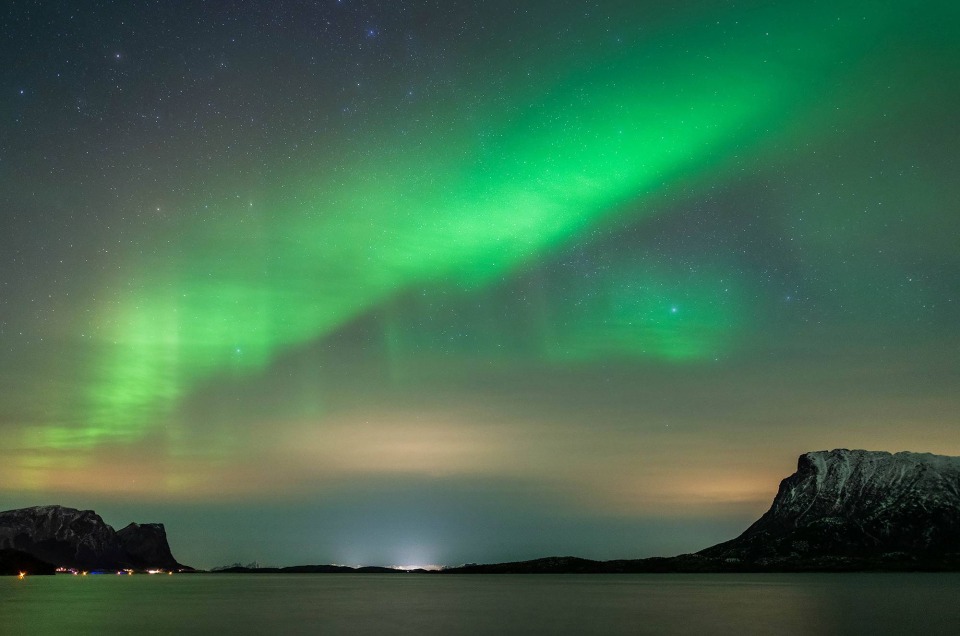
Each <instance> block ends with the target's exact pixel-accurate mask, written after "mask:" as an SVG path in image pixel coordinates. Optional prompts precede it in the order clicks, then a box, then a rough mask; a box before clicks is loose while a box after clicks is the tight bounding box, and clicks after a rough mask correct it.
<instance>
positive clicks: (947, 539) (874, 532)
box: [699, 449, 960, 564]
mask: <svg viewBox="0 0 960 636" xmlns="http://www.w3.org/2000/svg"><path fill="white" fill-rule="evenodd" d="M951 553H954V554H955V553H960V457H946V456H943V455H931V454H929V453H906V452H904V453H896V454H890V453H884V452H871V451H865V450H852V451H851V450H846V449H840V450H832V451H819V452H814V453H806V454H804V455H801V456H800V459H799V461H798V463H797V472H795V473H794V474H793V475H791V476H789V477H787V478H786V479H784V480H783V481H782V482H781V483H780V489H779V491H778V492H777V496H776V498H775V499H774V501H773V505H772V506H771V507H770V510H768V511H767V512H766V514H764V515H763V516H762V517H760V519H758V520H757V521H756V522H755V523H754V524H753V525H751V526H750V527H749V528H747V529H746V531H744V533H743V534H741V535H740V536H739V537H737V538H736V539H733V540H731V541H727V542H725V543H721V544H719V545H715V546H713V547H711V548H707V549H706V550H702V551H701V552H699V554H700V555H701V556H704V557H708V558H720V559H724V560H740V561H747V562H754V563H759V564H764V563H770V564H774V563H777V562H802V561H804V560H809V559H823V558H848V559H864V558H888V559H897V558H901V557H909V558H913V559H936V558H938V557H941V556H943V555H947V554H951Z"/></svg>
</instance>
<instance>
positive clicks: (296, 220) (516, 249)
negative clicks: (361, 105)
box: [28, 11, 884, 448]
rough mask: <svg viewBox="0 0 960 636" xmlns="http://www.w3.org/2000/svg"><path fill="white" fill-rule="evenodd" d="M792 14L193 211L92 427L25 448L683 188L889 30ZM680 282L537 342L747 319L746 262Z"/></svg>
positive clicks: (107, 371)
mask: <svg viewBox="0 0 960 636" xmlns="http://www.w3.org/2000/svg"><path fill="white" fill-rule="evenodd" d="M784 17H785V16H784V15H781V14H778V13H776V12H759V11H758V12H757V14H756V16H755V19H754V20H753V21H752V22H749V23H740V24H736V25H732V26H730V27H729V30H726V29H716V28H714V27H713V26H710V27H705V26H703V25H702V24H687V25H681V26H682V28H683V30H684V31H682V32H685V35H682V36H678V35H676V34H674V33H671V34H669V35H666V34H665V35H663V36H661V37H659V38H653V40H652V41H651V42H648V43H646V44H644V45H641V46H638V47H634V48H629V49H627V50H624V51H620V52H619V53H617V54H615V55H613V54H606V55H602V56H599V57H597V59H595V60H591V61H589V62H588V63H584V64H583V67H582V68H581V69H579V70H577V71H575V72H569V73H563V72H559V71H556V70H554V71H553V72H554V74H555V75H554V76H555V81H554V82H553V83H552V84H551V85H550V86H549V87H548V88H547V89H545V90H542V91H540V92H539V93H538V94H536V95H535V101H534V102H533V103H530V104H519V105H516V106H515V107H513V108H510V109H507V112H504V111H503V109H502V108H501V109H495V108H493V109H491V112H493V113H494V115H493V116H484V115H480V116H475V117H464V118H461V117H460V115H459V113H458V112H457V111H456V109H455V108H450V109H447V110H445V111H444V112H443V116H444V117H445V118H447V122H446V123H447V124H448V126H449V131H450V132H442V133H441V132H435V131H422V132H420V133H418V134H417V135H416V137H414V138H412V139H411V138H404V137H402V136H399V135H395V134H392V133H382V134H380V135H378V138H377V139H376V140H373V141H371V142H370V143H371V144H372V145H373V146H374V148H373V149H372V150H371V152H370V153H369V159H367V160H366V161H364V162H363V163H362V165H358V166H356V169H355V170H353V171H351V172H350V174H348V175H347V176H345V177H342V178H329V177H325V178H322V179H321V180H320V183H319V184H318V185H316V186H312V187H311V186H310V185H309V180H306V181H305V182H304V183H298V184H296V185H294V186H293V188H295V190H296V192H297V195H296V196H292V197H291V196H290V195H289V194H288V192H287V191H288V188H290V184H288V183H283V184H282V185H281V186H280V187H277V188H273V189H270V190H269V191H267V192H265V193H263V195H262V196H261V197H260V198H259V200H257V201H250V202H248V203H247V204H246V205H244V203H243V202H241V203H239V204H238V205H237V206H235V208H234V209H225V210H223V211H222V214H221V216H220V218H218V219H216V220H198V221H196V222H193V223H191V224H189V225H188V226H187V227H186V230H185V231H184V232H183V233H182V234H181V235H179V236H175V237H173V238H172V239H171V241H170V242H169V244H161V247H160V248H159V249H158V252H157V254H156V256H151V257H147V258H144V259H143V262H142V263H137V262H134V263H131V264H130V271H131V273H130V274H129V278H128V279H127V281H126V284H125V286H124V289H123V290H122V292H121V293H120V294H119V295H118V296H116V298H114V299H113V300H112V301H111V302H107V303H103V305H102V306H100V307H97V309H96V314H97V316H98V324H96V325H95V328H96V330H97V333H98V334H99V338H100V347H101V350H102V355H101V356H100V359H99V362H98V364H97V366H96V367H95V368H93V369H90V373H89V384H88V387H87V390H86V393H85V395H84V396H83V400H84V404H85V405H84V406H83V407H82V410H81V413H80V414H79V419H80V424H79V425H70V426H63V425H60V424H56V423H52V424H51V425H49V426H45V427H42V428H39V429H33V430H31V432H30V437H31V439H30V440H29V442H28V444H29V445H30V446H42V447H54V448H87V447H91V446H95V445H98V444H101V443H104V442H109V441H117V442H123V441H131V440H135V439H138V438H140V437H141V436H143V435H144V434H146V432H147V431H148V430H149V427H150V426H151V425H152V424H154V423H156V422H158V421H161V420H162V419H163V418H164V417H167V416H169V415H170V414H171V413H172V411H173V409H175V408H176V406H177V404H178V403H179V401H180V400H181V399H183V398H184V397H185V396H186V395H187V394H189V393H190V392H191V391H193V390H196V389H197V388H199V386H200V385H202V383H204V382H205V381H207V380H210V379H213V378H217V377H224V376H230V375H241V376H242V375H246V374H251V373H257V372H258V371H260V370H262V369H264V368H266V367H267V366H268V365H270V364H271V363H272V362H273V361H274V360H275V359H276V357H277V356H278V354H280V353H282V352H284V351H288V350H290V349H291V348H294V347H296V346H297V345H300V344H303V343H307V342H310V341H315V340H316V339H320V338H324V337H325V336H327V335H329V334H331V333H333V332H335V331H336V330H337V329H338V328H340V327H341V326H343V325H344V324H346V323H347V322H348V321H350V320H352V319H354V318H356V317H357V316H358V315H360V314H362V313H363V312H365V311H367V310H369V309H371V308H372V307H375V306H376V305H378V304H379V303H383V302H384V301H387V300H388V299H390V298H391V297H394V296H396V295H397V294H399V293H402V292H405V291H406V290H409V289H411V288H413V287H415V286H430V285H435V284H444V285H450V284H452V285H455V286H459V287H463V288H471V287H482V286H484V285H485V284H488V282H491V281H496V280H499V279H500V278H501V277H503V276H507V275H509V274H510V273H511V272H512V271H514V270H515V269H516V268H517V267H518V266H521V265H523V264H524V263H528V262H530V261H531V260H532V259H535V258H537V257H538V256H541V255H544V254H546V253H549V252H550V251H551V250H554V249H555V248H557V247H558V246H562V245H564V244H567V243H569V242H570V241H572V240H574V239H575V238H577V237H578V236H581V235H583V234H584V233H588V232H590V231H592V230H593V229H595V228H597V227H599V226H600V225H601V224H602V223H604V222H606V221H609V220H612V219H615V218H617V217H618V216H620V215H623V214H624V213H625V211H629V213H630V214H631V217H632V218H633V219H637V218H641V217H642V216H643V215H645V214H648V212H646V211H645V210H646V209H647V204H648V203H649V202H653V201H656V200H657V197H659V196H662V195H663V194H664V193H666V192H669V191H670V190H671V189H672V188H674V187H675V186H677V185H681V184H682V185H683V187H685V188H698V187H702V186H703V185H704V184H708V183H710V182H711V181H713V180H715V179H716V178H717V176H718V175H722V174H724V172H725V171H729V170H730V169H731V166H733V165H735V164H736V161H737V160H740V157H741V156H743V155H749V154H750V153H756V152H758V151H759V150H758V149H761V148H762V147H763V145H764V144H769V143H770V141H771V139H775V138H776V135H777V134H778V132H777V131H778V130H780V129H783V128H785V127H787V125H788V124H792V123H793V122H794V121H795V120H796V118H797V117H801V116H802V115H803V113H804V112H805V109H807V108H808V107H809V106H810V105H811V104H814V103H816V102H817V100H818V99H820V90H821V88H822V87H823V86H831V85H832V84H831V82H832V81H834V79H835V77H839V76H841V75H840V71H842V68H839V65H838V62H837V60H843V59H844V58H845V57H846V56H849V55H852V56H856V55H857V54H858V46H860V45H862V44H864V43H867V42H870V41H872V39H871V38H873V37H874V36H875V32H876V30H877V29H878V27H882V26H883V25H884V22H883V18H882V17H881V16H879V15H878V12H874V14H873V15H871V18H870V20H867V21H861V23H860V24H857V25H856V26H855V27H849V28H839V27H835V26H834V25H833V24H829V23H828V24H826V27H825V22H824V20H825V18H823V16H822V14H821V13H820V12H814V11H811V12H809V14H799V15H798V16H796V17H799V18H800V19H790V20H785V19H784ZM842 17H849V16H848V15H842ZM774 27H776V29H777V33H776V34H775V37H776V39H777V44H770V43H769V42H770V39H771V38H770V36H769V35H768V32H769V31H768V30H769V29H771V28H774ZM676 38H679V39H676ZM811 38H816V41H815V42H813V41H811ZM665 43H667V44H670V45H671V47H672V49H675V48H676V47H677V46H678V45H679V44H678V43H683V44H684V45H685V46H686V47H687V49H686V52H685V53H683V54H678V53H677V52H676V51H675V50H669V51H667V52H664V51H663V47H664V45H665ZM513 79H515V78H513ZM528 92H529V91H528ZM507 97H508V98H509V96H507ZM479 110H480V111H481V112H483V108H482V107H481V108H480V109H479ZM318 161H319V162H321V163H322V162H324V161H329V158H319V159H318ZM671 276H672V274H670V275H665V274H664V273H663V272H658V271H656V270H655V269H653V270H646V271H644V270H642V269H641V271H639V272H637V275H636V280H635V281H634V282H635V283H636V284H635V286H633V287H625V288H623V289H621V290H620V291H616V292H611V291H610V290H607V291H604V292H603V294H604V295H602V296H601V297H599V298H597V299H595V301H593V302H591V303H588V304H587V305H586V307H585V308H583V309H582V310H581V311H580V312H579V313H576V315H574V317H573V319H572V320H573V324H574V325H575V326H574V327H572V328H568V329H565V330H561V332H560V333H559V335H558V337H559V343H558V344H556V345H555V346H550V347H548V350H547V351H545V355H546V356H547V357H548V358H553V359H564V358H566V357H568V356H569V357H572V358H583V357H586V358H590V357H596V356H600V355H602V354H608V353H615V354H616V355H618V356H627V357H632V356H638V357H644V356H652V357H654V358H659V359H664V360H674V361H695V360H698V359H712V358H713V357H715V356H716V355H717V354H718V352H719V351H720V350H722V349H725V348H726V347H729V346H730V345H729V343H730V342H732V341H733V338H734V336H735V331H736V329H737V327H738V324H739V323H740V322H741V321H740V319H739V316H740V315H741V314H742V313H743V307H742V306H741V304H742V301H741V300H740V299H739V297H738V296H737V295H736V293H733V294H731V293H730V292H728V291H722V290H721V287H722V286H723V285H726V287H729V286H730V285H729V284H725V283H723V282H722V280H721V279H723V280H727V281H730V280H731V279H733V278H735V275H732V274H729V273H726V274H723V275H722V276H720V275H717V276H713V275H711V276H708V277H707V278H706V279H704V280H693V281H692V282H691V281H684V280H682V279H679V278H677V277H675V276H673V277H672V278H671ZM674 298H676V299H677V300H675V301H674V300H673V299H674ZM671 311H673V313H671ZM588 332H589V333H590V335H587V333H588Z"/></svg>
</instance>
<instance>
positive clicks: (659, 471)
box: [0, 0, 960, 567]
mask: <svg viewBox="0 0 960 636" xmlns="http://www.w3.org/2000/svg"><path fill="white" fill-rule="evenodd" d="M958 33H960V3H957V2H956V0H943V1H939V0H925V1H922V2H916V1H914V0H902V1H892V0H890V1H888V0H879V1H873V0H871V1H866V0H861V1H858V2H849V1H845V0H829V1H820V0H802V1H799V0H798V1H792V0H790V1H780V2H755V1H750V0H747V1H738V2H733V1H722V0H719V1H711V2H706V1H703V2H700V1H696V0H684V1H683V2H663V1H653V0H623V1H619V0H596V1H592V2H588V1H585V0H549V1H547V0H525V1H523V2H519V1H517V0H511V1H509V2H508V1H505V0H483V1H479V0H474V1H472V2H468V1H465V0H409V1H408V0H392V1H382V2H374V1H360V0H341V1H335V0H318V1H316V2H306V1H300V2H294V1H282V0H281V1H271V2H266V1H263V2H242V1H240V2H168V1H166V0H162V1H155V2H146V1H133V0H129V1H116V2H105V1H95V2H82V3H81V2H54V1H52V0H50V1H46V2H45V1H25V0H6V1H5V2H3V3H2V7H0V60H2V63H0V387H2V392H0V509H7V508H14V507H21V506H28V505H37V504H48V503H60V504H64V505H68V506H72V507H79V508H94V509H95V510H97V511H98V512H99V513H101V515H102V516H103V517H104V518H105V519H106V521H108V522H109V523H112V524H114V525H115V526H117V527H120V526H122V525H125V524H126V523H127V522H129V521H131V520H137V521H140V522H149V521H162V522H165V523H166V525H167V530H168V534H169V535H170V540H171V545H172V547H173V549H174V553H175V555H176V556H177V557H178V558H179V559H180V560H181V561H183V562H185V563H190V564H192V565H196V566H201V567H209V566H215V565H219V564H222V563H232V562H234V561H244V562H246V561H252V560H254V559H257V560H259V561H260V562H261V563H264V564H277V565H289V564H293V563H346V564H351V565H352V564H360V563H366V564H383V565H391V564H398V565H411V564H418V565H419V564H457V563H463V562H465V561H486V562H490V561H504V560H513V559H523V558H534V557H539V556H547V555H551V554H576V555H579V556H584V557H589V558H598V559H609V558H636V557H642V556H652V555H670V554H676V553H680V552H688V551H693V550H697V549H701V548H704V547H706V546H707V545H710V544H712V543H715V542H718V541H721V540H724V539H728V538H731V537H732V536H734V535H735V534H737V533H738V532H739V531H741V530H742V529H743V528H745V527H746V526H747V525H748V524H749V523H750V522H751V521H752V520H753V519H754V518H756V517H757V516H759V514H761V513H762V512H763V511H764V510H765V509H766V508H767V506H768V505H769V503H770V501H771V500H772V498H773V495H774V494H775V492H776V488H777V485H778V482H779V479H781V478H783V477H785V476H786V475H788V474H789V473H791V472H792V471H793V469H794V467H795V462H796V457H797V456H798V455H799V454H800V453H802V452H805V451H810V450H820V449H830V448H836V447H845V448H868V449H873V450H889V451H897V450H912V451H927V452H935V453H942V454H952V455H960V415H958V414H960V176H958V167H960V115H958V113H960V37H958V36H957V34H958Z"/></svg>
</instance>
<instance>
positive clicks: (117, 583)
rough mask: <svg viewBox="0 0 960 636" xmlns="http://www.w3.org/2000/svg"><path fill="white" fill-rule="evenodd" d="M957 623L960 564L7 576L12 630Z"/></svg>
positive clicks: (662, 628) (409, 630)
mask: <svg viewBox="0 0 960 636" xmlns="http://www.w3.org/2000/svg"><path fill="white" fill-rule="evenodd" d="M121 632H128V633H135V634H320V633H323V634H338V633H343V634H418V635H420V634H781V635H786V634H920V633H922V634H957V633H960V574H827V575H824V574H788V575H772V574H768V575H728V574H717V575H601V576H596V575H583V576H581V575H539V576H538V575H513V576H510V575H507V576H494V575H483V576H469V575H467V576H464V575H458V576H454V575H446V576H439V575H437V576H419V575H402V574H399V575H369V574H339V575H338V574H333V575H329V574H316V575H311V574H307V575H247V576H244V575H194V576H188V575H180V576H149V575H138V576H133V577H120V576H88V577H74V576H56V577H40V576H37V577H27V578H26V579H24V580H22V581H21V580H17V579H16V578H15V577H4V578H0V634H51V635H52V634H57V635H58V636H60V635H64V634H70V635H77V634H119V633H121Z"/></svg>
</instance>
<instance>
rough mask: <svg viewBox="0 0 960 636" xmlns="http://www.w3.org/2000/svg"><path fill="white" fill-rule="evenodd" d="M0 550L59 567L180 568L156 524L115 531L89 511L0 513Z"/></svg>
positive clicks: (44, 509)
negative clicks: (6, 550) (31, 556)
mask: <svg viewBox="0 0 960 636" xmlns="http://www.w3.org/2000/svg"><path fill="white" fill-rule="evenodd" d="M0 549H14V550H20V551H21V552H26V553H27V554H30V555H33V556H34V557H36V558H38V559H41V560H42V561H46V562H47V563H52V564H54V565H56V566H58V567H68V568H79V569H85V570H93V569H116V568H134V569H147V568H164V569H180V568H183V567H184V566H182V565H180V564H179V563H177V561H176V559H174V558H173V555H172V554H170V547H169V546H168V545H167V537H166V533H165V531H164V529H163V526H162V525H160V524H143V525H138V524H130V525H129V526H127V527H126V528H124V529H123V530H121V531H120V532H119V533H118V532H116V531H114V529H113V528H111V527H110V526H109V525H107V524H106V523H105V522H104V521H103V519H101V518H100V515H98V514H96V513H95V512H93V511H92V510H77V509H75V508H65V507H63V506H35V507H33V508H21V509H18V510H8V511H6V512H0Z"/></svg>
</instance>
